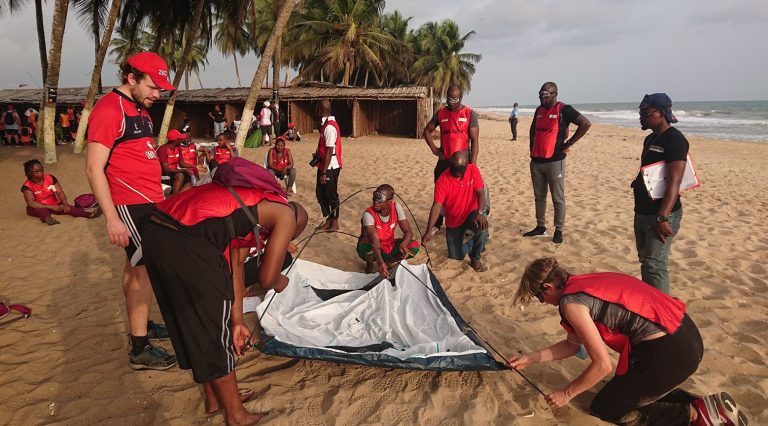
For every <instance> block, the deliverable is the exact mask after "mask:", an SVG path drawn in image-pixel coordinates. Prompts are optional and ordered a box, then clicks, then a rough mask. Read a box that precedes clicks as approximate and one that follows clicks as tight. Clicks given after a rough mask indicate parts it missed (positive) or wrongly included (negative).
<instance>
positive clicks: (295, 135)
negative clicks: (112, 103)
mask: <svg viewBox="0 0 768 426" xmlns="http://www.w3.org/2000/svg"><path fill="white" fill-rule="evenodd" d="M281 136H282V137H283V138H285V139H287V140H289V141H300V140H301V133H299V129H297V128H296V125H294V124H293V123H288V130H286V131H285V133H283V134H282V135H281Z"/></svg>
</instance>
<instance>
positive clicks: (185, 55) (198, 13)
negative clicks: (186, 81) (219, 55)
mask: <svg viewBox="0 0 768 426" xmlns="http://www.w3.org/2000/svg"><path fill="white" fill-rule="evenodd" d="M206 3H207V2H206V1H205V0H195V8H194V13H193V15H192V21H191V23H190V26H189V30H188V31H186V40H184V50H183V52H182V54H181V58H180V59H181V60H180V61H179V63H178V64H176V73H175V74H174V76H173V87H179V83H181V77H182V76H183V75H184V73H185V72H186V69H187V63H189V57H190V53H191V52H192V45H193V44H194V42H195V40H196V39H197V37H198V35H199V33H200V26H201V21H202V17H203V9H205V6H206ZM209 7H210V5H209ZM177 93H178V91H174V92H173V93H171V97H170V98H168V103H167V104H166V105H165V113H164V114H163V122H162V124H161V125H160V134H159V135H158V141H157V143H158V144H159V145H162V144H164V143H165V141H166V136H167V133H168V127H169V126H170V124H171V117H172V116H173V107H174V105H175V104H176V94H177Z"/></svg>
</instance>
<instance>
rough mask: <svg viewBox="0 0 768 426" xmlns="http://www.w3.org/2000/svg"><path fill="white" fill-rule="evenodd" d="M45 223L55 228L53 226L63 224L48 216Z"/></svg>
mask: <svg viewBox="0 0 768 426" xmlns="http://www.w3.org/2000/svg"><path fill="white" fill-rule="evenodd" d="M45 223H46V224H47V225H48V226H53V225H58V224H59V223H61V222H59V221H58V220H56V219H54V218H53V216H48V217H46V218H45Z"/></svg>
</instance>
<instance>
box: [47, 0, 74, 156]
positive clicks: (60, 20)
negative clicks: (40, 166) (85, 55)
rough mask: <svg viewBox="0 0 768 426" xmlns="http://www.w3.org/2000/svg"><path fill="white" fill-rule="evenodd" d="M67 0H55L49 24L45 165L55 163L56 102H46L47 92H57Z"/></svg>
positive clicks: (67, 8) (67, 6)
mask: <svg viewBox="0 0 768 426" xmlns="http://www.w3.org/2000/svg"><path fill="white" fill-rule="evenodd" d="M68 10H69V2H68V0H56V5H55V6H54V9H53V23H52V24H51V51H50V52H49V54H48V57H49V58H50V63H49V64H48V75H47V76H46V78H45V90H44V91H43V135H44V139H45V142H44V143H45V156H44V161H45V164H52V163H55V162H56V137H55V135H54V130H53V120H54V118H55V117H56V101H55V100H54V101H53V102H48V96H47V95H48V91H50V90H54V91H55V90H57V89H58V85H59V69H60V68H61V42H62V40H63V39H64V27H65V25H66V23H67V11H68Z"/></svg>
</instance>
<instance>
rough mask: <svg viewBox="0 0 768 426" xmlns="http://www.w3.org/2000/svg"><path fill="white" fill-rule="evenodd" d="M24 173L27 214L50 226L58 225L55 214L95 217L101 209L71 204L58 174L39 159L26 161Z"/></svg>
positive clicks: (23, 190) (23, 191)
mask: <svg viewBox="0 0 768 426" xmlns="http://www.w3.org/2000/svg"><path fill="white" fill-rule="evenodd" d="M24 174H25V175H27V181H26V182H24V185H22V186H21V192H22V194H24V201H25V202H26V203H27V214H28V215H29V216H32V217H36V218H38V219H40V221H41V222H43V223H45V224H47V225H48V226H52V225H58V224H59V221H58V220H56V219H54V217H53V216H52V215H54V214H68V215H70V216H72V217H87V218H88V219H93V218H95V217H96V216H98V215H99V214H100V213H101V211H100V210H99V209H98V208H96V209H95V210H92V211H86V210H85V209H82V208H80V207H77V206H73V205H70V204H69V202H68V201H67V194H65V193H64V190H63V189H61V184H60V183H59V181H58V179H56V176H53V175H49V174H47V173H45V172H44V171H43V165H42V164H41V163H40V161H38V160H29V161H27V162H25V163H24Z"/></svg>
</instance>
